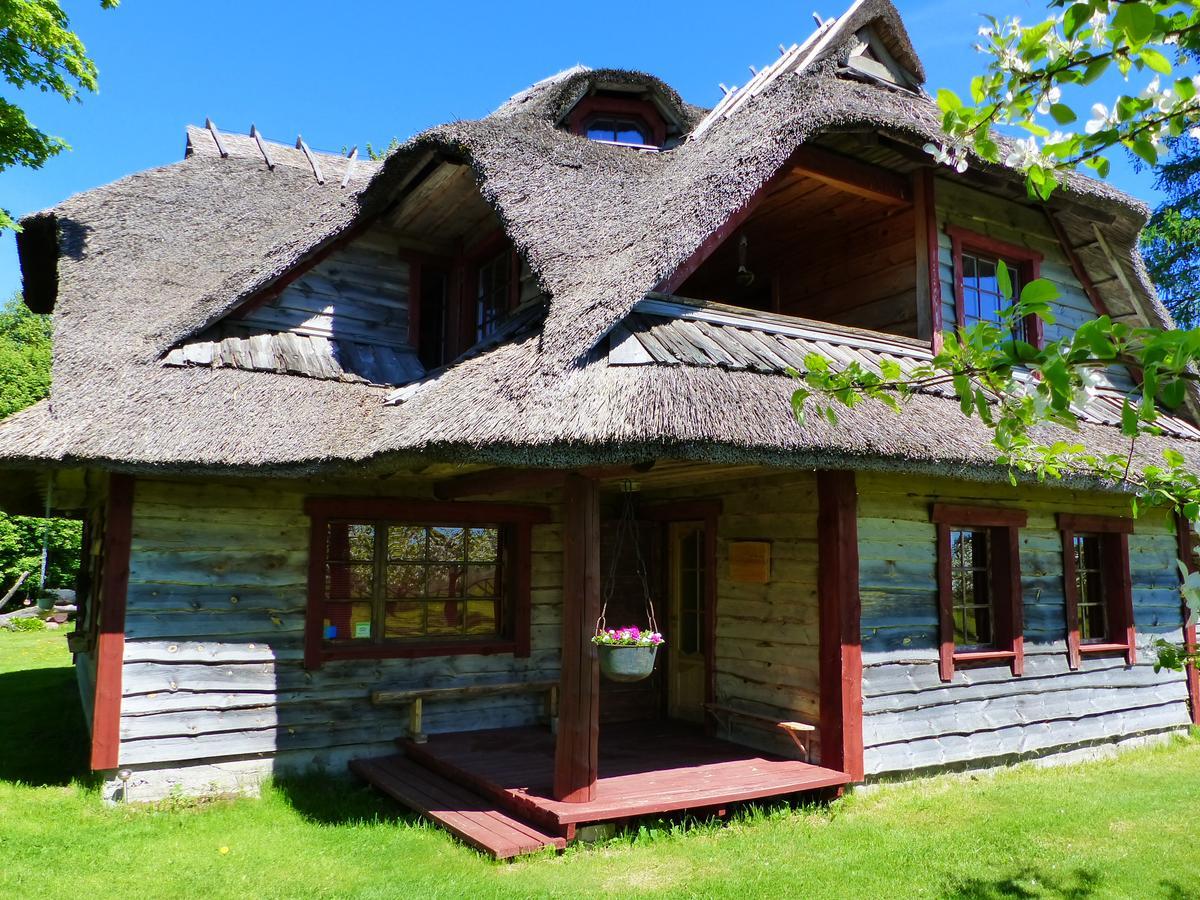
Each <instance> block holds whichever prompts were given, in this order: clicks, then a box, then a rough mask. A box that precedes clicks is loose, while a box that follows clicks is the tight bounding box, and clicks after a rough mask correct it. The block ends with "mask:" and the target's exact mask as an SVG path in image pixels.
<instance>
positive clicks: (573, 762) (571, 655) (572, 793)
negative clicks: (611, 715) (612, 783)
mask: <svg viewBox="0 0 1200 900" xmlns="http://www.w3.org/2000/svg"><path fill="white" fill-rule="evenodd" d="M563 501H564V502H563V510H564V515H563V642H562V675H561V679H562V681H561V687H560V688H559V700H558V736H557V741H556V744H555V749H554V799H556V800H562V801H565V802H567V803H583V802H586V801H589V800H594V799H595V794H596V779H597V778H598V777H599V738H600V665H599V660H598V658H597V656H596V645H595V644H593V643H592V635H593V634H595V631H596V621H597V619H599V617H600V491H599V487H598V485H597V483H596V481H595V479H592V478H587V477H585V476H583V475H576V474H571V475H568V476H567V478H566V484H565V486H564V489H563Z"/></svg>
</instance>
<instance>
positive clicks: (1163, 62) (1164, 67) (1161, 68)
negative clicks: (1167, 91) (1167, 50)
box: [1141, 47, 1171, 75]
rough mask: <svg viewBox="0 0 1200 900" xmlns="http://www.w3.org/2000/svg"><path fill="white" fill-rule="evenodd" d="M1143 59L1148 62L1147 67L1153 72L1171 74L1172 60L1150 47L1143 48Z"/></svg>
mask: <svg viewBox="0 0 1200 900" xmlns="http://www.w3.org/2000/svg"><path fill="white" fill-rule="evenodd" d="M1141 60H1142V62H1144V63H1145V64H1146V67H1147V68H1148V69H1150V70H1151V71H1153V72H1158V73H1160V74H1162V75H1170V74H1171V61H1170V60H1169V59H1167V58H1166V57H1165V56H1163V55H1162V54H1161V53H1159V52H1158V51H1157V50H1153V49H1151V48H1150V47H1146V48H1144V49H1143V50H1142V53H1141Z"/></svg>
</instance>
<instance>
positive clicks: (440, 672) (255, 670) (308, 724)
mask: <svg viewBox="0 0 1200 900" xmlns="http://www.w3.org/2000/svg"><path fill="white" fill-rule="evenodd" d="M365 489H370V490H372V492H373V493H374V494H375V495H378V494H379V493H386V492H388V491H389V490H392V491H398V492H400V493H401V494H404V493H408V494H409V495H411V496H421V497H422V498H424V499H428V497H429V495H428V493H427V487H425V488H424V489H420V488H417V487H415V486H414V487H413V488H410V489H409V490H408V491H407V492H406V491H405V490H404V488H402V487H401V488H392V489H389V488H386V487H385V488H383V489H382V490H380V489H379V488H378V486H377V485H370V486H368V485H364V484H362V483H360V484H359V486H357V488H355V487H353V486H350V487H340V488H338V489H331V486H330V485H328V484H326V485H322V486H319V487H309V488H307V490H308V491H309V492H311V493H320V494H332V493H342V492H344V493H350V492H354V491H358V492H362V491H364V490H365ZM305 496H306V487H305V486H303V485H298V484H296V483H291V484H286V483H267V482H256V483H254V484H253V485H251V484H248V483H242V484H198V483H195V482H182V481H181V482H172V481H150V480H139V481H138V486H137V495H136V501H135V506H134V520H133V549H132V563H131V572H130V579H129V602H128V610H127V614H126V627H127V640H126V644H125V665H124V694H123V701H122V708H121V751H120V762H121V765H129V766H134V767H139V766H146V767H161V766H164V765H167V764H186V765H189V766H198V767H200V770H201V771H204V772H206V773H207V772H211V771H217V770H221V768H222V764H223V763H226V762H230V763H231V762H233V761H236V760H241V761H242V762H241V763H239V765H237V766H231V767H228V768H229V770H230V771H234V770H236V771H239V772H243V773H244V772H245V771H247V770H248V768H247V765H245V764H244V762H245V760H247V759H253V758H258V759H264V760H265V759H268V758H269V756H270V755H275V754H279V755H280V756H279V758H280V759H285V758H286V759H288V760H290V761H291V762H292V763H293V764H294V765H296V766H310V765H313V764H314V763H315V764H321V763H327V764H336V763H334V762H333V761H335V760H341V759H344V758H346V757H348V756H352V755H356V754H358V755H361V754H362V753H364V752H369V751H370V750H371V749H372V748H379V747H386V746H388V745H389V744H390V742H391V741H392V740H393V739H394V738H396V737H398V736H401V735H402V734H403V733H404V732H405V729H406V725H407V709H406V707H388V706H383V707H377V706H373V705H372V704H371V703H370V702H369V699H368V692H369V691H371V690H374V689H377V688H382V687H392V688H419V687H443V686H461V685H464V684H469V683H473V682H485V681H489V680H490V681H493V682H494V681H508V680H521V679H525V678H528V679H543V678H556V677H557V676H558V667H559V648H560V643H561V619H560V608H561V579H562V561H561V554H560V550H559V543H560V527H559V525H558V524H549V525H539V526H535V527H534V529H533V572H532V579H533V580H532V586H533V590H532V629H531V631H532V653H531V655H530V657H529V658H528V659H515V658H514V657H513V656H512V654H496V655H490V656H484V655H476V656H447V657H430V658H424V659H388V660H370V661H346V660H342V661H332V662H327V663H326V664H325V665H324V666H323V667H322V668H320V669H319V670H316V671H307V670H305V669H304V668H303V665H302V659H303V636H304V616H305V603H306V591H307V558H308V541H309V524H308V518H307V517H306V516H305V515H304V513H303V510H302V504H303V501H304V498H305ZM552 508H555V509H557V507H552ZM542 702H543V701H542V698H540V697H535V696H531V695H524V696H521V695H517V696H512V697H504V696H491V697H487V698H478V699H474V700H469V701H458V702H453V701H438V702H429V703H427V704H426V706H425V711H424V713H425V715H424V719H425V724H424V727H425V730H426V731H428V732H438V731H457V730H468V729H479V728H489V727H503V726H508V725H521V724H528V723H531V722H534V721H538V720H539V719H540V718H541V716H542ZM214 766H215V767H216V769H214ZM249 768H250V769H252V768H253V767H252V766H251V767H249ZM206 777H207V776H206Z"/></svg>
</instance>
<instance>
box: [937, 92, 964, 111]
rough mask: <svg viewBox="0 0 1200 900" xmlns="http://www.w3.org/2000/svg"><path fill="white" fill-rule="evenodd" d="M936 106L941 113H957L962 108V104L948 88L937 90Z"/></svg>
mask: <svg viewBox="0 0 1200 900" xmlns="http://www.w3.org/2000/svg"><path fill="white" fill-rule="evenodd" d="M937 105H938V108H939V109H941V110H942V112H947V113H949V112H958V111H959V110H960V109H962V108H963V102H962V100H960V99H959V98H958V94H956V93H954V91H952V90H950V89H949V88H938V92H937Z"/></svg>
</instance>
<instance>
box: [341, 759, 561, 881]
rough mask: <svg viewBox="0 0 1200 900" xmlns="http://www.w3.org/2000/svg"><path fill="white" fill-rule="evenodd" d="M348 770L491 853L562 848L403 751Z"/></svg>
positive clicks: (504, 854)
mask: <svg viewBox="0 0 1200 900" xmlns="http://www.w3.org/2000/svg"><path fill="white" fill-rule="evenodd" d="M350 770H351V771H352V772H354V773H355V774H356V775H358V776H359V777H360V778H362V779H363V780H365V781H367V782H369V783H370V784H372V785H374V786H375V787H376V788H377V789H379V790H381V791H383V792H384V793H385V794H387V795H388V796H390V797H392V798H393V799H395V800H398V801H399V802H401V803H403V804H404V805H405V806H407V807H409V808H410V809H414V810H416V811H417V812H419V813H420V814H421V815H423V816H425V817H426V818H429V819H432V820H433V821H435V822H437V823H438V824H439V825H441V826H442V827H443V828H445V829H446V830H447V831H449V832H450V833H451V834H454V835H456V836H457V837H458V838H459V839H460V840H462V841H465V842H466V843H468V844H470V845H471V846H473V847H476V848H478V849H480V850H482V851H483V852H484V853H487V854H489V855H490V856H492V857H493V858H495V859H511V858H512V857H514V856H521V855H523V854H526V853H537V852H538V851H539V850H544V849H546V848H547V847H553V848H555V849H556V850H562V849H563V848H564V847H565V846H566V841H565V840H563V838H561V837H552V836H550V835H548V834H542V833H541V832H540V831H538V830H537V829H536V828H533V827H531V826H529V825H527V824H526V823H525V822H521V821H519V820H518V819H514V818H512V817H511V816H508V815H505V814H504V813H503V812H501V811H500V810H498V809H496V808H495V804H494V803H492V802H490V801H488V800H485V799H483V798H482V797H480V796H478V795H476V794H472V793H471V792H470V791H468V790H466V789H464V788H462V787H460V786H459V785H457V784H455V783H453V782H452V781H449V780H447V779H445V778H440V777H439V776H437V775H435V774H434V773H433V772H430V771H429V770H428V769H427V768H425V767H424V766H422V765H420V764H419V763H416V762H413V761H412V760H409V759H405V758H404V757H403V756H400V755H394V756H384V757H381V758H379V759H356V760H353V761H352V762H351V763H350Z"/></svg>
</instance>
